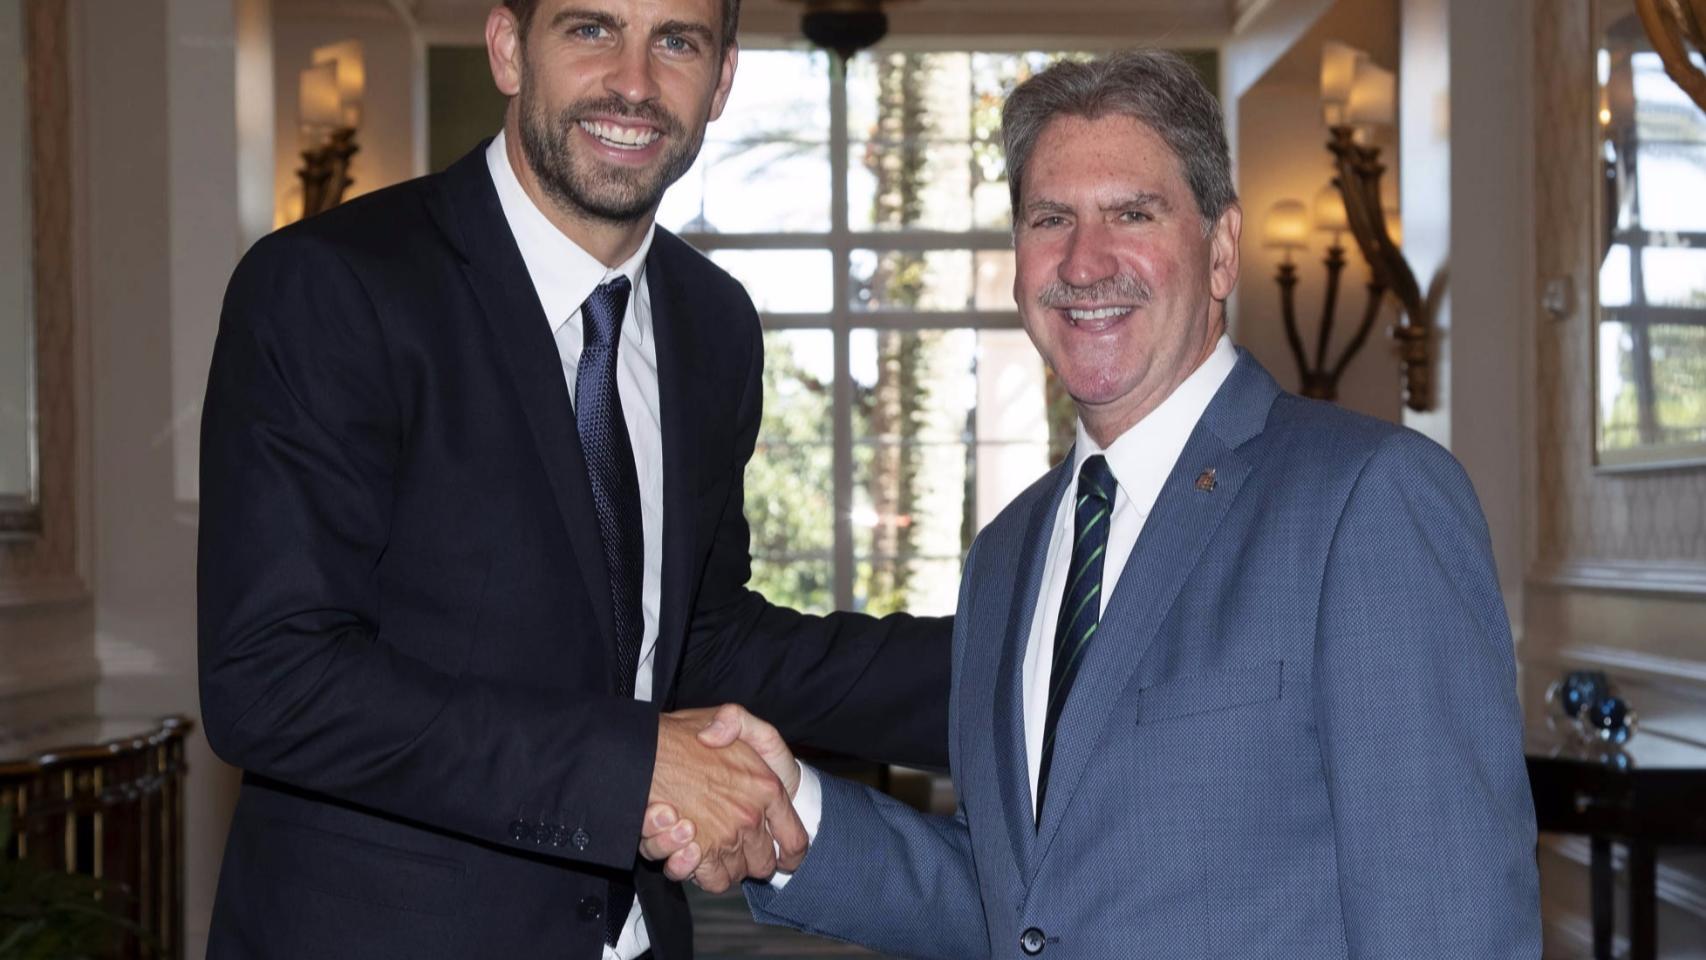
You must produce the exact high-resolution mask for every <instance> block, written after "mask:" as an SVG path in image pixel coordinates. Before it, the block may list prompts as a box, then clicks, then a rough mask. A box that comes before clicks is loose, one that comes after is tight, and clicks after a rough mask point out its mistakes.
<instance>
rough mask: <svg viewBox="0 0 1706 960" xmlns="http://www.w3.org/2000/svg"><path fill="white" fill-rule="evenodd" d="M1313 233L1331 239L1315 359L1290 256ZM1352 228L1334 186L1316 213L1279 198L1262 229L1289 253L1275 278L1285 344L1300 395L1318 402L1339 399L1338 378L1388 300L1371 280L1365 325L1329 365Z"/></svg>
mask: <svg viewBox="0 0 1706 960" xmlns="http://www.w3.org/2000/svg"><path fill="white" fill-rule="evenodd" d="M1312 229H1313V230H1314V231H1319V232H1322V233H1328V234H1331V235H1332V238H1333V239H1332V242H1331V243H1330V244H1329V245H1328V247H1327V257H1326V259H1325V260H1323V261H1322V263H1323V264H1324V265H1325V266H1326V268H1327V289H1326V293H1325V294H1324V296H1323V299H1322V304H1321V325H1320V327H1319V329H1318V330H1317V331H1316V336H1315V356H1314V359H1313V361H1311V360H1310V358H1309V357H1308V356H1307V355H1306V354H1305V352H1304V348H1303V336H1302V334H1301V333H1300V332H1299V331H1298V328H1297V311H1296V291H1297V268H1296V267H1295V266H1293V265H1292V263H1291V252H1292V251H1293V250H1298V249H1302V248H1304V247H1305V246H1307V241H1308V237H1309V234H1310V232H1311V230H1312ZM1348 229H1350V223H1349V220H1348V218H1347V216H1346V211H1345V204H1344V200H1343V198H1342V197H1341V196H1340V195H1339V191H1338V190H1337V189H1336V188H1335V187H1333V186H1332V185H1331V184H1329V185H1327V186H1326V187H1323V188H1322V189H1321V192H1320V193H1318V194H1316V195H1315V202H1314V204H1313V210H1311V208H1310V207H1306V206H1304V204H1303V203H1302V201H1299V200H1281V201H1280V202H1278V203H1276V204H1274V205H1273V207H1272V208H1270V209H1269V211H1268V218H1267V221H1266V222H1265V224H1264V228H1263V245H1264V246H1268V247H1277V248H1280V249H1282V250H1284V251H1285V260H1284V262H1282V263H1281V264H1280V269H1279V274H1278V275H1277V276H1276V277H1275V278H1274V279H1275V281H1276V282H1278V283H1279V287H1280V309H1281V314H1282V316H1283V318H1284V320H1285V337H1286V342H1287V343H1288V344H1289V345H1290V346H1291V355H1292V358H1293V359H1294V360H1296V361H1297V370H1298V374H1299V376H1300V378H1301V380H1302V389H1301V393H1302V394H1303V395H1304V396H1306V397H1313V398H1315V399H1317V400H1337V399H1338V396H1339V378H1340V377H1341V376H1343V375H1344V372H1345V367H1347V366H1349V365H1350V362H1351V359H1352V358H1353V357H1355V356H1356V355H1357V351H1359V350H1361V349H1362V345H1363V343H1364V342H1366V341H1367V340H1368V334H1369V331H1370V330H1372V329H1373V328H1374V319H1375V317H1376V316H1378V315H1379V313H1380V305H1381V303H1382V302H1384V300H1385V297H1386V288H1385V287H1384V286H1382V285H1381V284H1380V283H1379V282H1377V281H1376V280H1374V279H1372V278H1371V279H1370V280H1369V283H1368V305H1367V306H1365V307H1364V308H1363V314H1362V322H1361V323H1360V324H1359V325H1358V326H1357V329H1356V332H1355V333H1354V334H1352V336H1351V339H1350V341H1349V342H1348V343H1346V344H1345V348H1344V350H1343V351H1342V352H1341V353H1340V354H1339V357H1338V359H1337V360H1336V361H1334V362H1332V363H1328V361H1327V352H1328V350H1329V348H1330V347H1331V344H1332V339H1333V320H1334V317H1335V316H1336V315H1337V313H1338V304H1339V280H1340V277H1341V275H1343V273H1344V270H1345V248H1344V247H1343V246H1342V245H1341V244H1340V239H1341V238H1342V237H1343V236H1344V233H1345V231H1346V230H1348Z"/></svg>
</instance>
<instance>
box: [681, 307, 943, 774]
mask: <svg viewBox="0 0 1706 960" xmlns="http://www.w3.org/2000/svg"><path fill="white" fill-rule="evenodd" d="M747 309H748V310H749V311H750V306H748V308H747ZM752 328H753V329H754V330H755V331H756V329H757V321H756V318H754V319H753V320H752ZM755 339H756V335H755ZM762 372H763V351H762V348H761V347H755V348H754V351H753V356H752V361H751V364H750V366H749V369H748V372H747V377H746V380H745V386H744V390H743V392H742V396H741V401H740V408H739V414H738V417H739V419H738V421H737V422H738V424H739V430H738V440H737V450H736V456H735V459H734V463H735V465H736V467H735V469H736V475H735V476H734V477H733V481H732V483H731V484H730V485H729V494H728V497H727V499H726V501H725V502H724V503H723V505H722V514H721V518H720V520H719V522H718V524H717V528H716V536H715V539H714V542H713V543H712V544H711V548H710V557H709V560H708V562H707V564H706V573H705V577H704V580H703V582H702V583H701V585H700V593H699V601H698V604H697V605H696V608H695V611H694V619H693V622H692V624H691V626H690V628H689V633H688V638H687V647H686V651H685V655H684V660H683V663H682V669H681V673H680V682H679V684H678V686H677V692H676V702H677V704H678V705H679V706H683V707H694V706H712V705H716V704H721V703H728V702H734V703H740V704H742V705H744V706H746V707H747V709H749V710H751V711H752V712H753V713H754V714H756V715H758V716H760V717H763V718H764V719H765V720H768V721H769V722H770V723H772V724H774V725H775V726H776V728H777V729H778V730H780V731H781V733H782V735H783V736H784V737H786V738H787V739H788V741H789V742H790V743H794V744H803V745H806V746H812V747H817V748H820V749H824V750H831V751H834V752H836V753H841V754H846V755H849V756H855V757H861V758H864V759H867V760H876V761H880V762H884V763H901V764H908V765H911V766H919V767H930V768H937V769H941V768H945V767H946V766H947V762H948V747H947V739H948V717H947V701H948V673H949V670H948V656H949V654H948V651H949V646H950V643H951V634H952V627H953V624H952V620H951V619H950V618H947V617H912V616H908V615H904V614H895V615H891V616H888V617H884V618H882V619H877V618H874V617H870V616H866V615H863V614H856V613H833V614H830V615H828V616H808V615H805V614H801V613H798V612H796V611H793V610H789V609H786V608H784V607H778V606H776V605H774V604H772V603H769V602H768V601H766V600H765V599H764V597H762V596H760V595H759V594H757V593H754V592H753V591H751V590H749V589H747V587H746V584H747V581H748V580H749V579H750V577H751V573H752V562H751V556H750V553H749V549H750V540H751V534H750V531H749V529H748V527H747V523H746V516H745V512H744V507H745V499H746V498H745V487H744V483H743V478H742V476H741V474H742V473H743V472H744V470H745V466H746V463H747V461H748V460H750V459H751V458H752V453H753V449H754V447H755V444H756V442H757V439H758V428H759V421H760V414H761V411H762V405H763V400H764V397H763V377H762Z"/></svg>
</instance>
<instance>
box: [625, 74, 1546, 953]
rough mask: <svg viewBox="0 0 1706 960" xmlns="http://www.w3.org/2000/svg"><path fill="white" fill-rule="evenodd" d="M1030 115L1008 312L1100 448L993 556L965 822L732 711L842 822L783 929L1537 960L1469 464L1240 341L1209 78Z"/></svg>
mask: <svg viewBox="0 0 1706 960" xmlns="http://www.w3.org/2000/svg"><path fill="white" fill-rule="evenodd" d="M1003 121H1004V137H1005V140H1006V146H1007V155H1008V169H1009V174H1010V178H1011V183H1012V190H1013V206H1014V240H1015V245H1016V248H1017V254H1018V275H1017V282H1016V284H1015V292H1016V296H1017V299H1018V303H1019V309H1020V311H1021V313H1022V314H1023V316H1024V320H1025V326H1026V329H1027V330H1028V331H1029V332H1030V335H1031V338H1032V340H1033V341H1034V342H1035V344H1036V346H1037V348H1038V350H1039V351H1041V353H1042V354H1043V356H1044V358H1045V359H1046V360H1047V361H1048V363H1049V365H1050V367H1051V368H1052V369H1053V370H1054V372H1055V373H1056V375H1058V376H1059V377H1060V379H1061V381H1062V383H1063V384H1064V385H1065V387H1066V388H1067V390H1068V391H1069V392H1070V393H1071V394H1072V397H1073V399H1074V400H1075V401H1076V403H1077V408H1078V414H1079V424H1078V443H1077V446H1076V447H1075V448H1074V450H1073V452H1072V455H1071V456H1069V457H1068V458H1067V459H1066V460H1065V461H1064V462H1062V463H1061V464H1060V465H1059V466H1058V467H1056V468H1055V469H1054V470H1052V471H1051V472H1049V473H1048V474H1047V475H1046V476H1044V477H1043V478H1042V479H1041V480H1039V481H1038V482H1037V483H1036V484H1035V485H1033V486H1032V487H1031V488H1030V489H1029V490H1027V491H1026V492H1025V493H1024V494H1023V495H1021V496H1020V497H1019V498H1018V499H1017V500H1015V501H1014V502H1013V503H1012V504H1011V505H1010V506H1009V507H1008V508H1007V509H1006V510H1005V511H1004V512H1003V513H1002V514H1001V515H1000V516H999V517H998V518H997V519H996V520H995V521H994V522H993V523H991V524H990V525H989V527H988V528H987V529H986V530H984V531H983V533H982V534H981V535H980V536H979V537H978V538H977V541H976V543H975V544H974V545H973V547H972V550H971V554H970V556H969V557H968V558H967V560H966V567H965V574H964V582H963V584H962V587H961V591H960V599H959V613H958V616H957V618H956V620H955V626H954V647H953V669H954V681H953V693H952V698H951V702H950V707H949V712H950V718H951V720H950V722H951V725H952V726H951V753H952V770H953V777H954V784H955V787H956V788H957V790H958V794H959V802H960V808H959V811H958V813H957V815H956V816H954V817H951V818H943V817H928V816H924V815H922V814H919V813H917V812H915V811H913V810H911V809H910V808H907V807H905V806H903V805H901V804H899V803H896V802H894V801H892V800H890V799H889V798H887V797H885V796H882V795H881V794H878V793H876V792H873V791H870V790H867V789H863V788H860V787H856V786H853V785H849V784H846V783H843V782H839V781H835V780H833V779H827V778H825V779H822V780H821V782H819V778H818V777H817V775H816V774H815V773H813V772H811V771H809V770H808V771H805V772H804V775H803V779H802V776H801V772H800V770H799V768H798V766H797V765H796V764H795V763H794V761H793V759H792V757H791V756H789V755H788V752H787V750H786V747H785V746H783V745H782V743H781V741H780V740H779V739H778V738H776V737H775V735H774V731H772V730H771V729H770V728H769V727H768V726H767V725H765V724H764V723H763V722H762V721H760V720H757V719H755V718H753V717H751V716H750V715H747V714H746V713H744V711H741V710H740V709H739V708H734V707H727V708H724V709H723V711H722V712H721V713H720V714H718V715H717V716H718V720H717V721H716V722H714V723H713V724H712V725H711V726H710V728H709V729H708V730H707V731H706V733H705V734H704V737H705V738H706V739H707V740H708V741H712V742H728V741H730V740H732V739H734V738H735V737H736V736H739V737H741V738H743V739H746V740H747V741H748V742H749V743H752V744H753V745H755V746H757V747H759V748H760V752H761V753H763V754H764V755H765V756H766V758H767V760H769V761H770V762H771V763H772V765H773V766H774V767H775V768H776V769H777V771H778V773H780V774H782V775H783V776H784V779H785V782H786V783H787V784H788V785H789V786H790V788H794V787H795V785H796V784H798V788H797V789H798V793H797V794H796V796H795V804H796V808H797V809H799V810H800V812H801V814H802V816H803V818H804V819H806V821H807V823H808V827H812V826H813V824H814V822H815V829H814V831H813V832H814V834H815V840H814V842H813V844H812V847H811V850H810V852H809V853H808V854H807V855H806V858H805V860H804V863H803V864H802V866H801V867H800V869H799V871H798V872H796V873H795V874H793V875H792V876H791V877H786V878H784V877H780V876H779V877H778V878H777V879H776V880H774V881H773V882H772V883H770V884H751V885H749V886H748V894H749V897H750V898H751V901H752V903H753V906H754V912H755V914H756V915H757V917H758V918H759V919H760V920H762V921H765V922H769V923H778V924H785V925H788V926H792V927H796V928H799V929H802V930H807V931H811V932H813V933H818V934H822V935H825V936H829V937H835V938H840V939H844V940H852V941H857V942H859V943H863V944H866V945H868V946H870V947H872V948H874V949H876V950H879V951H882V952H883V953H887V954H893V955H896V956H902V957H940V958H954V960H962V958H969V957H1019V956H1038V955H1041V956H1044V957H1049V958H1062V960H1066V958H1073V960H1091V958H1094V960H1110V958H1138V957H1143V958H1148V957H1154V958H1166V960H1207V958H1211V957H1212V958H1266V957H1272V958H1286V960H1299V958H1302V960H1327V958H1337V957H1354V958H1377V957H1378V958H1395V960H1417V958H1441V960H1446V958H1449V960H1464V958H1501V960H1502V958H1514V957H1523V958H1534V957H1538V956H1539V953H1540V923H1539V896H1538V889H1537V877H1536V870H1535V861H1534V842H1535V826H1534V813H1533V806H1532V803H1531V801H1530V799H1529V792H1528V782H1527V778H1526V775H1525V772H1524V765H1523V756H1522V746H1521V739H1522V738H1521V728H1520V724H1521V721H1520V718H1519V714H1518V708H1517V702H1516V693H1515V689H1516V688H1515V669H1514V664H1513V658H1512V649H1511V637H1510V632H1509V627H1508V624H1507V622H1506V618H1505V611H1504V606H1503V603H1502V601H1501V598H1500V594H1499V588H1498V582H1497V578H1496V576H1495V574H1494V569H1493V563H1492V556H1491V551H1490V549H1489V544H1488V538H1487V532H1486V525H1485V522H1484V520H1483V518H1482V516H1481V512H1480V509H1479V506H1478V505H1477V503H1476V500H1475V495H1474V491H1473V490H1472V489H1471V488H1470V485H1469V481H1468V479H1467V478H1466V477H1465V475H1464V473H1463V471H1462V469H1461V468H1460V467H1459V466H1458V464H1457V462H1456V461H1455V460H1453V459H1452V457H1451V455H1450V454H1448V453H1447V452H1445V451H1444V450H1443V449H1441V448H1440V447H1438V446H1436V445H1434V444H1433V443H1432V442H1430V441H1428V440H1427V439H1425V438H1423V437H1422V436H1421V435H1419V434H1417V433H1414V432H1411V431H1409V430H1405V429H1402V428H1400V427H1396V426H1393V425H1391V424H1388V423H1385V422H1381V421H1377V420H1371V419H1368V418H1364V417H1360V416H1356V415H1354V414H1350V413H1347V412H1345V411H1343V410H1341V409H1340V408H1338V407H1335V406H1332V405H1329V404H1324V403H1317V402H1313V401H1308V400H1303V399H1300V398H1298V397H1295V396H1292V395H1290V394H1287V393H1285V392H1283V391H1282V390H1280V388H1279V387H1278V386H1277V385H1276V384H1275V383H1274V381H1273V380H1272V379H1271V378H1270V377H1269V376H1268V374H1267V373H1266V372H1264V371H1263V370H1262V368H1261V367H1260V366H1259V365H1258V364H1257V363H1256V361H1255V360H1254V359H1252V358H1251V357H1250V356H1249V355H1248V354H1246V353H1243V352H1242V351H1238V350H1235V349H1234V348H1233V347H1232V346H1231V344H1230V341H1229V340H1228V339H1227V338H1226V335H1225V326H1226V322H1225V301H1226V298H1227V297H1228V295H1229V294H1230V293H1231V292H1232V289H1233V285H1234V283H1235V281H1236V279H1237V274H1238V237H1239V229H1240V212H1239V208H1238V205H1237V200H1236V197H1235V196H1234V193H1233V188H1232V181H1231V175H1230V171H1229V162H1228V157H1227V148H1226V139H1225V135H1224V132H1223V128H1222V120H1221V116H1220V110H1219V107H1218V105H1217V104H1216V103H1215V101H1214V98H1213V97H1212V96H1211V95H1210V94H1209V93H1208V91H1207V90H1206V89H1205V88H1204V87H1203V85H1202V84H1201V82H1200V81H1199V80H1198V79H1197V77H1196V75H1195V74H1194V72H1193V71H1192V70H1191V68H1190V67H1189V66H1188V65H1186V64H1185V63H1184V62H1183V61H1181V60H1179V59H1177V58H1175V57H1172V56H1169V55H1166V54H1159V53H1127V54H1120V55H1117V56H1112V57H1109V58H1107V59H1104V60H1101V61H1098V62H1095V63H1089V64H1076V63H1071V64H1061V65H1059V66H1055V67H1053V68H1051V69H1049V70H1047V71H1045V72H1043V73H1041V74H1039V75H1038V76H1036V77H1035V78H1033V79H1031V80H1030V81H1028V82H1027V83H1025V84H1024V85H1022V86H1021V87H1020V88H1019V89H1018V90H1017V91H1015V92H1014V94H1013V96H1012V98H1011V99H1010V101H1009V102H1008V104H1007V106H1006V110H1005V113H1004V116H1003ZM655 852H657V853H660V854H661V853H666V852H668V851H667V850H661V849H660V850H657V851H655ZM688 866H690V864H689V863H686V862H684V860H683V859H681V858H677V859H675V860H672V861H671V863H670V864H669V869H670V870H671V871H672V872H676V873H681V872H684V871H685V869H686V867H688Z"/></svg>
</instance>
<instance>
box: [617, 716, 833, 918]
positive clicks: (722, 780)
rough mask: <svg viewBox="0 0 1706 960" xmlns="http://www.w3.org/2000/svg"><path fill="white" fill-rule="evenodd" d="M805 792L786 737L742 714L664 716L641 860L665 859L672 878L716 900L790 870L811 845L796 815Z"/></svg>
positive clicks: (641, 848) (641, 837)
mask: <svg viewBox="0 0 1706 960" xmlns="http://www.w3.org/2000/svg"><path fill="white" fill-rule="evenodd" d="M799 786H800V765H799V763H797V762H796V761H795V760H794V755H793V753H792V752H791V751H790V750H789V749H788V745H787V744H786V743H784V742H783V741H782V736H781V734H779V733H777V732H776V728H775V727H772V726H771V725H770V724H768V723H765V722H764V721H762V720H760V719H758V718H757V717H754V716H753V715H752V714H750V713H748V712H747V711H746V710H745V709H743V708H741V707H739V706H737V705H735V704H727V705H725V706H722V707H718V708H716V709H714V710H713V709H701V710H683V711H680V712H677V713H666V714H664V715H663V716H661V717H659V718H658V752H657V761H656V764H655V765H654V766H653V768H652V788H651V793H650V795H649V797H648V799H647V805H646V814H645V819H644V821H643V823H642V826H641V832H640V854H641V856H644V857H645V858H646V859H648V860H662V861H664V874H665V875H666V876H668V877H669V878H670V879H671V880H677V881H681V880H687V879H689V878H691V879H692V880H693V882H694V883H696V884H698V885H699V886H700V887H702V888H703V889H705V890H707V891H709V892H711V893H721V892H723V891H724V890H727V889H728V888H729V887H731V886H733V885H735V884H737V883H739V882H740V881H742V880H744V879H746V878H748V877H751V878H753V879H758V880H762V879H765V878H767V877H769V876H770V875H771V874H773V873H774V872H775V871H776V870H777V869H782V870H788V871H792V870H794V869H796V868H798V867H799V865H800V861H801V860H802V859H803V858H804V857H805V855H806V847H807V846H808V845H809V842H810V841H809V839H808V838H807V836H806V829H805V826H804V825H803V824H802V823H801V822H800V818H799V815H798V814H796V813H795V812H794V805H793V797H794V793H795V791H797V790H798V789H799Z"/></svg>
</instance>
